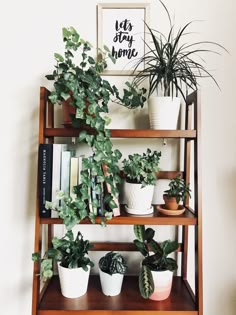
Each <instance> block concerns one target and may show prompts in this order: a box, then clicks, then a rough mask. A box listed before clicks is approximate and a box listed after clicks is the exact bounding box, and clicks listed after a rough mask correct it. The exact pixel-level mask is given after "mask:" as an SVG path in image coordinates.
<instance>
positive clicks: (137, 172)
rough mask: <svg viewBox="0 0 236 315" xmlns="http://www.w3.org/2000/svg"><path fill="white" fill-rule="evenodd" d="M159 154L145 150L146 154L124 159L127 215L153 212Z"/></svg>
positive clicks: (137, 154)
mask: <svg viewBox="0 0 236 315" xmlns="http://www.w3.org/2000/svg"><path fill="white" fill-rule="evenodd" d="M160 157H161V152H157V151H153V152H152V151H151V150H150V149H147V151H146V153H143V154H139V153H134V154H130V155H129V156H128V159H124V160H123V161H122V163H123V168H122V170H123V173H124V176H125V196H126V201H127V205H126V208H125V209H126V211H127V212H128V213H129V214H135V215H145V214H150V213H152V212H153V207H152V198H153V192H154V186H155V183H156V180H157V177H156V172H158V171H159V161H160Z"/></svg>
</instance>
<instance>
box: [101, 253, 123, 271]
mask: <svg viewBox="0 0 236 315" xmlns="http://www.w3.org/2000/svg"><path fill="white" fill-rule="evenodd" d="M98 264H99V268H100V269H101V270H102V271H103V272H105V273H108V274H109V275H113V274H115V273H120V274H125V272H126V270H127V264H126V261H125V259H124V257H123V256H122V255H121V254H120V253H116V252H108V253H107V254H106V255H105V256H103V257H101V258H100V260H99V263H98Z"/></svg>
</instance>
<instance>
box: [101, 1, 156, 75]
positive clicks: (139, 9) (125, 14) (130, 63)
mask: <svg viewBox="0 0 236 315" xmlns="http://www.w3.org/2000/svg"><path fill="white" fill-rule="evenodd" d="M149 7H150V5H149V3H98V4H97V54H99V53H100V49H104V45H105V46H106V47H108V49H109V50H110V53H111V55H112V56H113V57H114V58H115V59H116V63H115V64H114V63H113V62H112V61H111V60H107V64H108V66H107V69H105V70H104V72H103V75H135V74H136V73H137V72H138V71H140V70H142V69H144V64H143V65H142V64H141V65H140V66H139V68H137V69H136V71H134V67H135V64H136V62H137V61H138V59H139V58H140V57H142V56H143V55H144V54H145V52H146V47H145V37H146V34H147V26H146V24H145V23H147V24H149Z"/></svg>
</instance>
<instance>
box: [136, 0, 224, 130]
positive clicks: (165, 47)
mask: <svg viewBox="0 0 236 315" xmlns="http://www.w3.org/2000/svg"><path fill="white" fill-rule="evenodd" d="M160 3H161V4H162V6H163V7H164V9H165V11H166V13H167V15H168V18H169V22H170V30H169V32H168V33H167V35H164V34H163V33H161V32H160V31H158V30H155V29H153V28H151V27H150V26H148V25H147V29H148V32H149V35H150V37H151V40H152V45H151V44H149V42H148V41H147V40H145V45H146V46H147V49H148V51H147V53H145V55H144V56H142V57H141V58H140V59H139V60H138V62H137V64H136V66H135V69H134V70H136V69H138V67H139V65H141V64H144V65H145V67H144V69H143V70H141V71H139V72H138V73H137V75H135V77H134V81H133V82H134V84H135V85H137V86H140V85H142V84H143V83H146V84H147V86H148V96H147V98H148V108H149V121H150V127H151V129H176V127H177V121H178V115H179V108H180V97H179V95H180V96H182V97H183V99H184V100H185V99H186V94H187V93H188V91H189V90H190V91H191V90H196V89H198V86H199V83H198V81H199V78H203V77H210V78H211V79H212V80H213V81H214V82H215V83H216V85H217V86H218V83H217V82H216V80H215V78H214V77H213V75H212V74H211V73H210V72H209V71H208V70H207V69H206V68H205V66H204V64H203V63H204V60H203V58H202V57H203V54H205V53H209V52H210V53H217V54H218V52H216V51H214V50H210V49H209V48H210V47H212V46H214V47H217V48H219V49H223V50H225V51H226V49H225V48H224V47H223V46H221V45H219V44H218V43H215V42H211V41H199V42H191V43H186V42H185V41H184V40H185V38H186V37H187V36H189V35H190V34H191V33H190V32H188V29H189V27H190V25H191V24H192V22H189V23H187V24H186V25H184V26H183V27H181V28H180V29H179V30H178V31H177V33H175V28H174V24H173V22H172V20H171V18H170V14H169V11H168V9H167V8H166V6H165V5H164V3H163V2H162V1H161V0H160Z"/></svg>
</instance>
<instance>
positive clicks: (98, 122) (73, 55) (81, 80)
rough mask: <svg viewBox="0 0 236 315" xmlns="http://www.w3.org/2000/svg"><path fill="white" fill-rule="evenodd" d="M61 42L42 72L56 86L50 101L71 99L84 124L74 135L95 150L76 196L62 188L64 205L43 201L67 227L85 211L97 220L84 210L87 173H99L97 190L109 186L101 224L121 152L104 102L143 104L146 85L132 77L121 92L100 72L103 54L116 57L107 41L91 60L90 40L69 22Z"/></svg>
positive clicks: (76, 120)
mask: <svg viewBox="0 0 236 315" xmlns="http://www.w3.org/2000/svg"><path fill="white" fill-rule="evenodd" d="M63 42H64V44H65V52H64V55H61V54H58V53H56V54H55V55H54V56H55V59H56V62H57V63H56V65H55V69H54V71H53V72H52V73H51V74H49V75H46V77H47V79H48V80H52V81H53V86H54V89H53V91H52V92H51V94H50V96H49V99H50V101H51V102H52V103H53V104H57V103H59V104H61V103H62V102H64V101H68V100H69V101H70V105H71V106H73V107H74V108H75V115H73V117H72V124H73V126H74V127H81V128H83V130H82V131H81V132H80V135H79V137H78V138H77V140H78V142H85V143H87V144H88V145H89V146H90V147H91V148H92V151H93V162H91V161H90V159H89V158H84V161H83V171H82V173H81V178H82V184H81V186H80V187H75V188H74V189H75V192H76V194H77V197H76V198H75V199H74V200H72V199H71V198H70V197H69V196H66V195H63V193H61V192H60V198H62V199H63V200H64V202H63V207H57V206H56V205H55V204H52V203H50V202H48V203H47V208H50V209H53V210H55V211H58V213H59V217H61V218H62V219H63V220H64V223H65V225H66V227H67V229H71V228H73V226H74V225H75V224H76V223H78V222H80V221H81V220H82V219H84V218H85V217H87V216H89V217H90V219H91V220H92V222H93V223H94V222H95V216H96V214H95V213H96V212H95V213H94V212H92V211H88V202H89V199H90V198H89V193H88V192H89V191H90V189H91V180H90V175H91V174H92V176H96V178H97V179H98V183H97V184H96V187H95V190H96V193H98V194H99V193H100V192H101V186H102V185H103V183H104V182H105V183H107V184H109V185H110V187H111V192H109V193H106V195H105V196H104V203H105V204H106V205H108V207H107V208H105V209H104V214H103V218H102V221H101V222H102V224H104V223H105V222H106V220H107V219H111V217H112V209H113V208H115V207H116V206H117V205H116V204H115V202H114V200H113V199H114V197H115V198H116V199H117V197H118V189H117V185H118V184H119V182H120V177H119V167H118V166H117V163H118V161H119V159H120V158H121V153H120V151H119V150H113V145H112V142H111V140H110V133H109V130H107V129H106V128H107V124H108V122H109V117H108V116H107V114H108V102H109V101H111V100H112V98H113V97H114V100H115V101H117V102H118V103H122V104H125V106H127V107H138V106H142V105H143V102H144V101H145V97H144V93H145V90H144V89H141V90H140V92H137V91H136V90H135V89H134V87H133V86H131V84H130V83H127V89H124V95H123V96H122V97H121V96H120V94H119V91H118V89H117V88H116V87H115V86H111V85H110V83H109V82H108V81H107V80H104V79H103V78H102V75H101V74H102V71H103V70H104V69H105V68H106V66H107V64H106V59H107V58H111V59H114V58H113V57H112V56H111V54H110V52H109V49H108V48H107V47H106V46H105V47H104V51H102V52H101V53H102V55H103V58H99V59H98V60H95V59H94V58H93V56H92V55H91V44H90V43H89V42H88V41H85V40H84V39H82V38H81V37H80V35H79V34H78V32H77V31H76V30H75V29H74V28H73V27H69V28H63ZM104 164H105V165H106V166H107V174H108V176H105V175H104V174H103V172H102V165H104ZM97 203H98V201H97V200H94V201H93V204H92V205H91V207H92V208H93V209H96V208H97V206H98V204H97ZM88 212H89V213H88Z"/></svg>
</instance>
